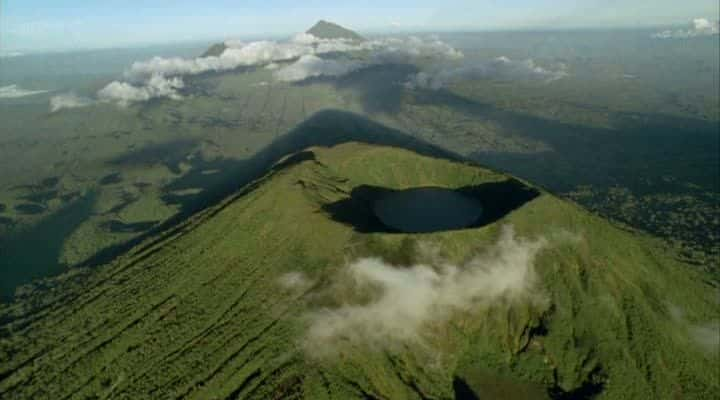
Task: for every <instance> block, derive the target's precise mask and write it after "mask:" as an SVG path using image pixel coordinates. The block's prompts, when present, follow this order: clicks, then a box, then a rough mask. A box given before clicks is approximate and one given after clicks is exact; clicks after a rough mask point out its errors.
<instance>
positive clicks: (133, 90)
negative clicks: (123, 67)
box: [97, 74, 185, 106]
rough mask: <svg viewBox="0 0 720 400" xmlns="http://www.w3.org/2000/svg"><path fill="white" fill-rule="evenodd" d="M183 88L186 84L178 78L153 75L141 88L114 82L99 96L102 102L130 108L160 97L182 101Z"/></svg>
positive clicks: (100, 92) (99, 93) (101, 91)
mask: <svg viewBox="0 0 720 400" xmlns="http://www.w3.org/2000/svg"><path fill="white" fill-rule="evenodd" d="M183 87H185V84H184V82H183V81H182V79H181V78H179V77H177V76H176V77H173V78H166V77H165V76H163V75H160V74H153V75H152V76H151V77H150V79H148V80H147V81H146V82H145V83H143V84H142V85H140V86H133V85H131V84H129V83H127V82H118V81H114V82H112V83H110V84H109V85H107V86H105V87H104V88H102V89H101V90H100V91H99V92H98V94H97V95H98V99H99V100H100V101H111V102H116V103H117V104H118V105H120V106H128V105H129V104H131V103H134V102H141V101H148V100H150V99H155V98H160V97H167V98H170V99H173V100H180V99H182V96H181V95H180V93H178V90H179V89H182V88H183Z"/></svg>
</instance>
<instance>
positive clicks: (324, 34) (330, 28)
mask: <svg viewBox="0 0 720 400" xmlns="http://www.w3.org/2000/svg"><path fill="white" fill-rule="evenodd" d="M307 33H309V34H311V35H313V36H315V37H317V38H320V39H348V40H354V41H358V42H364V41H365V38H364V37H362V36H360V35H358V34H357V33H355V32H353V31H351V30H349V29H346V28H343V27H342V26H340V25H338V24H335V23H332V22H328V21H325V20H320V21H318V23H316V24H315V25H314V26H313V27H312V28H310V29H309V30H308V31H307Z"/></svg>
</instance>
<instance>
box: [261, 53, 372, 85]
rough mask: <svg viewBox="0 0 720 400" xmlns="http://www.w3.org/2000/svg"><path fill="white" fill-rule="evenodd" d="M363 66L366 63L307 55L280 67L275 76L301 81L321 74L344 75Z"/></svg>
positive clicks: (291, 80) (281, 78) (282, 79)
mask: <svg viewBox="0 0 720 400" xmlns="http://www.w3.org/2000/svg"><path fill="white" fill-rule="evenodd" d="M363 67H365V64H364V63H359V62H342V61H336V60H328V59H323V58H320V57H318V56H314V55H306V56H302V57H300V59H299V60H297V61H296V62H294V63H293V64H291V65H288V66H287V67H285V68H282V69H279V70H278V71H277V72H275V74H274V76H275V79H277V80H279V81H281V82H300V81H304V80H306V79H309V78H315V77H319V76H331V77H338V76H343V75H346V74H348V73H350V72H353V71H356V70H358V69H360V68H363Z"/></svg>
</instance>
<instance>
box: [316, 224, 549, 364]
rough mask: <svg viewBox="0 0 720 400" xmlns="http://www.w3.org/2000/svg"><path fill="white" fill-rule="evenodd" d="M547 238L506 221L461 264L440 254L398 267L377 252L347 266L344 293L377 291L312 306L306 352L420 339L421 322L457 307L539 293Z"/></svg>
mask: <svg viewBox="0 0 720 400" xmlns="http://www.w3.org/2000/svg"><path fill="white" fill-rule="evenodd" d="M547 243H548V241H547V240H545V239H536V240H528V239H523V238H518V237H516V236H515V233H514V230H513V228H512V227H511V226H506V227H504V228H503V231H502V233H501V236H500V238H499V240H498V241H497V243H495V244H494V245H492V246H490V247H489V248H487V249H485V251H484V252H483V253H482V254H480V255H479V256H477V257H475V258H473V259H472V260H470V261H469V262H467V263H465V264H463V265H454V264H451V263H447V262H442V261H437V260H436V261H433V262H430V263H428V264H418V265H413V266H410V267H396V266H392V265H389V264H388V263H386V262H384V261H382V260H380V259H375V258H368V259H361V260H358V261H356V262H354V263H352V264H350V265H349V266H348V267H347V268H346V272H347V278H346V279H347V280H349V281H350V282H351V283H352V285H351V287H352V288H353V289H352V292H347V291H345V292H344V295H345V297H344V298H345V299H347V298H348V297H347V295H351V296H352V295H358V294H362V293H367V292H368V291H370V292H371V293H374V295H373V296H371V297H370V300H369V301H367V302H363V303H362V304H346V305H343V306H340V307H338V308H326V309H321V310H317V311H315V312H312V313H311V314H310V315H309V320H310V327H309V329H308V332H307V337H306V346H307V348H308V349H307V350H308V353H310V354H314V355H322V354H323V353H324V352H332V350H333V347H334V345H336V344H339V343H340V342H341V341H342V342H348V341H349V342H353V343H367V344H371V345H373V346H383V345H385V344H388V343H397V342H422V337H423V328H425V327H427V326H429V325H432V324H437V323H443V322H446V321H447V320H448V319H450V318H451V317H452V315H453V312H456V311H468V310H471V309H474V308H477V307H479V306H483V305H490V304H492V303H494V302H497V301H501V300H512V299H523V298H524V299H529V300H530V299H537V296H538V295H537V294H536V293H537V284H538V277H537V275H536V273H535V270H534V267H533V264H534V261H535V258H536V256H537V254H538V253H539V252H540V250H541V249H543V248H544V247H545V246H546V245H547ZM429 258H430V259H432V258H434V257H429Z"/></svg>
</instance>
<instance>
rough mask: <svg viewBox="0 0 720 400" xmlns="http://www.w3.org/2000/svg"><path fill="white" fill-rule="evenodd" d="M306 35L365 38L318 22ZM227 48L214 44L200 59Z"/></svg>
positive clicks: (219, 52) (358, 39)
mask: <svg viewBox="0 0 720 400" xmlns="http://www.w3.org/2000/svg"><path fill="white" fill-rule="evenodd" d="M306 33H309V34H311V35H313V36H315V37H317V38H320V39H346V40H351V41H354V42H364V41H365V38H364V37H362V36H360V35H358V34H357V33H356V32H353V31H351V30H350V29H347V28H344V27H342V26H340V25H338V24H335V23H332V22H328V21H324V20H320V21H318V23H316V24H315V25H313V27H312V28H310V29H308V30H307V32H306ZM226 49H227V46H226V45H225V43H223V42H220V43H215V44H213V45H212V46H210V48H209V49H207V50H206V51H205V53H203V54H202V56H201V57H219V56H220V55H221V54H222V53H223V52H224V51H225V50H226Z"/></svg>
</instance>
